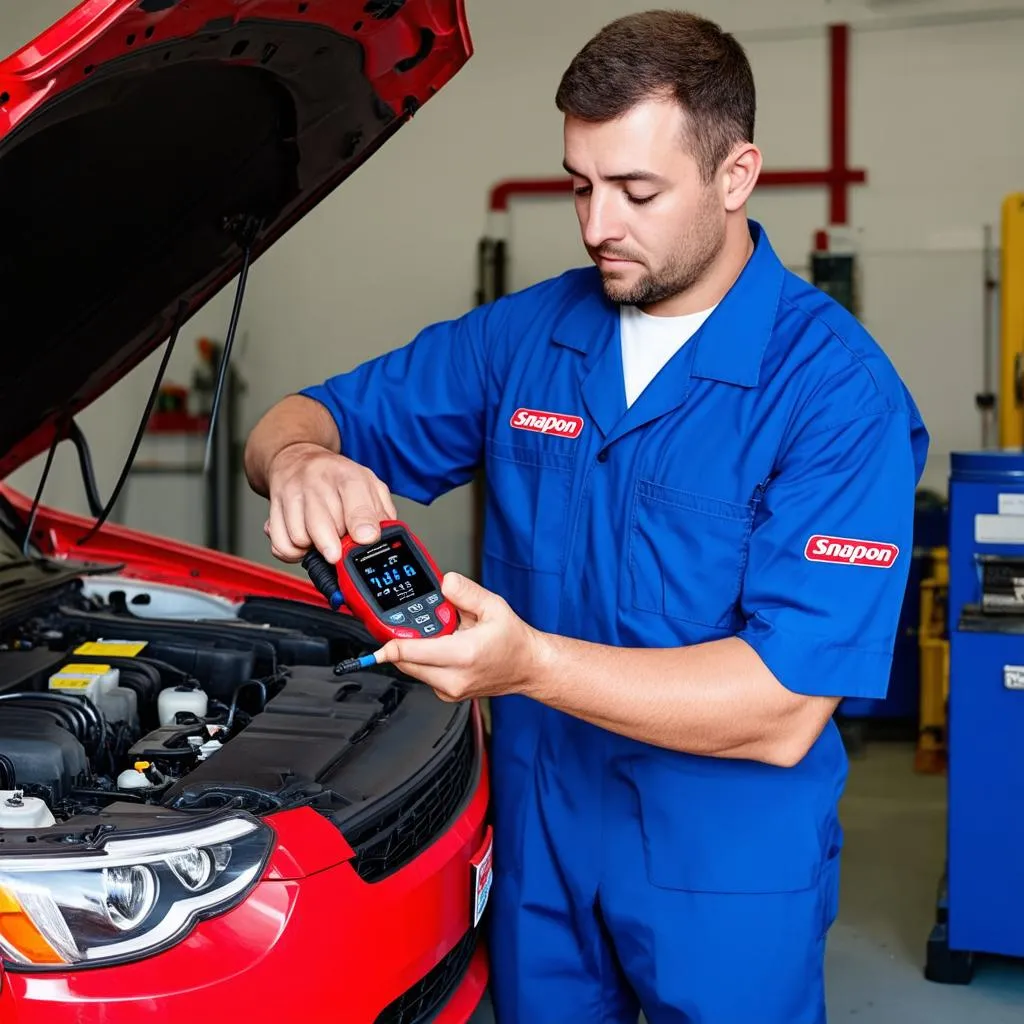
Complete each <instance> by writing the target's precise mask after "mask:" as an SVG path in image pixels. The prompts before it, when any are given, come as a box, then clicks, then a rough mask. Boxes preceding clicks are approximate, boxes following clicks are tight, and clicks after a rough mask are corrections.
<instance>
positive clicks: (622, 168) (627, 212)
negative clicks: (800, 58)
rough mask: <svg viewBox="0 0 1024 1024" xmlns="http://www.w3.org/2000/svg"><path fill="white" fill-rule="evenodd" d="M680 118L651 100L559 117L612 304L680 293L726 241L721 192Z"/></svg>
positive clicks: (568, 164)
mask: <svg viewBox="0 0 1024 1024" xmlns="http://www.w3.org/2000/svg"><path fill="white" fill-rule="evenodd" d="M684 116H685V115H684V113H683V111H682V110H681V109H680V108H679V106H678V105H677V104H676V103H674V102H672V101H671V100H662V99H652V100H647V101H645V102H643V103H640V104H637V105H636V106H634V107H633V108H631V109H630V110H629V111H628V112H627V113H626V114H624V115H623V116H622V117H621V118H619V119H618V120H616V121H608V122H605V123H601V124H592V123H588V122H585V121H580V120H578V119H576V118H573V117H567V118H566V120H565V168H566V170H567V171H568V172H569V173H570V174H571V175H572V178H573V188H574V190H575V193H576V215H577V216H578V217H579V222H580V230H581V232H582V235H583V244H584V245H585V246H586V249H587V252H588V253H589V254H590V258H591V259H592V260H593V261H594V263H595V264H596V265H597V267H598V269H599V270H600V271H601V276H602V279H603V281H604V290H605V293H606V294H607V296H608V298H609V299H611V300H612V301H613V302H619V303H623V304H626V305H636V306H649V305H653V304H655V303H657V302H661V301H663V300H665V299H668V298H671V297H672V296H674V295H678V294H679V293H681V292H683V291H686V290H687V289H689V288H691V287H692V286H693V285H694V284H695V283H696V282H697V281H698V280H700V278H701V277H702V276H703V274H704V273H705V271H706V270H707V268H708V267H709V266H710V264H711V263H712V262H713V261H714V259H715V257H716V256H717V255H718V253H719V252H720V250H721V248H722V246H723V244H724V241H725V224H726V212H725V208H724V206H723V203H722V198H721V195H720V193H719V191H718V189H717V187H716V185H715V184H714V183H712V184H710V185H706V184H704V183H703V182H702V180H701V176H700V170H699V168H698V166H697V162H696V160H695V159H694V157H693V156H691V155H690V153H689V152H688V147H687V146H685V145H684V136H683V126H684V120H683V118H684Z"/></svg>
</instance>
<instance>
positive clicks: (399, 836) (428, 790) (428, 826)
mask: <svg viewBox="0 0 1024 1024" xmlns="http://www.w3.org/2000/svg"><path fill="white" fill-rule="evenodd" d="M471 723H472V720H471V719H470V720H469V721H467V722H466V725H465V727H464V729H463V731H462V735H461V736H460V737H459V739H458V741H457V742H456V743H455V745H454V746H453V747H452V749H451V750H450V752H449V753H448V755H447V757H444V758H442V759H441V760H440V761H439V762H438V763H437V764H435V765H434V768H433V770H432V771H431V772H430V774H429V775H428V776H427V777H426V778H424V779H423V780H421V781H420V782H419V783H418V784H417V785H416V786H414V787H413V788H412V789H410V790H409V792H408V793H406V794H405V796H404V797H403V798H402V800H401V801H400V803H398V804H397V805H393V806H389V807H388V808H387V810H386V811H384V812H383V813H381V814H380V815H378V816H377V817H374V818H371V819H370V820H369V821H367V822H364V823H363V824H361V825H360V826H359V828H358V829H356V830H354V831H353V832H352V833H351V834H347V835H346V838H347V839H348V842H349V844H350V845H351V847H352V849H353V850H354V851H355V853H356V857H355V860H354V862H353V864H354V866H355V869H356V871H357V872H358V873H359V877H360V878H362V879H363V880H364V881H366V882H377V881H380V880H381V879H382V878H385V877H387V876H388V875H389V874H391V873H393V872H395V871H397V870H398V869H399V868H401V867H403V866H404V865H406V864H408V863H409V862H410V861H411V860H413V859H414V858H415V857H416V856H417V855H418V854H419V853H420V852H421V851H422V850H424V849H425V848H426V847H427V846H429V845H430V843H432V842H433V841H434V839H436V838H437V836H439V835H440V834H441V833H442V832H443V831H444V830H445V828H447V827H448V825H449V824H450V823H451V822H452V820H453V819H454V818H455V816H456V814H457V813H458V811H459V808H460V807H461V806H462V804H463V801H464V800H465V798H466V795H467V793H468V792H469V789H470V786H471V785H472V783H473V778H474V775H475V771H474V768H475V763H474V762H475V759H474V756H473V754H474V750H473V747H474V744H473V728H472V724H471Z"/></svg>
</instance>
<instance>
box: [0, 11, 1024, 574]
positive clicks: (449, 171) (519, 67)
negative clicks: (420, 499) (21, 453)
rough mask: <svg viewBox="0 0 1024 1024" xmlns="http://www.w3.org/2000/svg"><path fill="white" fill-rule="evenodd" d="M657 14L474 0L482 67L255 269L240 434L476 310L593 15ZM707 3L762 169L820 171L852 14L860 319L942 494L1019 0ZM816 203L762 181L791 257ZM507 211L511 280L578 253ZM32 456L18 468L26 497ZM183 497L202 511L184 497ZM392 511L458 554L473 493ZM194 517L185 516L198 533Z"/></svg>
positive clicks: (961, 396) (142, 386)
mask: <svg viewBox="0 0 1024 1024" xmlns="http://www.w3.org/2000/svg"><path fill="white" fill-rule="evenodd" d="M69 6H70V5H69V4H67V3H66V0H65V2H60V0H33V3H32V4H26V5H22V4H17V5H15V4H5V5H2V7H0V48H2V49H4V50H10V49H13V48H14V47H15V46H16V45H17V44H18V43H19V42H20V41H21V40H22V39H25V38H28V37H29V36H30V35H31V34H32V33H33V32H35V31H38V29H40V28H42V27H43V26H44V25H45V24H47V23H48V22H49V21H51V20H52V18H53V16H54V15H56V14H59V13H61V12H62V10H63V9H65V8H67V7H69ZM649 6H652V4H650V3H642V2H637V0H559V2H558V3H557V4H553V3H551V0H516V2H515V3H508V2H505V0H467V7H468V14H469V19H470V25H471V29H472V32H473V36H474V41H475V46H476V54H475V56H474V59H473V60H472V61H471V62H470V64H469V65H468V66H467V67H466V68H465V69H464V70H463V71H462V72H461V73H460V75H459V76H458V77H457V78H456V79H455V80H454V81H453V82H452V83H451V84H450V85H449V86H448V87H446V89H445V90H444V91H443V92H442V93H440V94H439V96H438V97H437V98H435V99H434V100H433V101H431V102H430V103H429V104H427V105H426V107H425V108H424V109H423V110H422V111H421V112H420V113H419V114H418V115H417V117H416V119H415V120H414V121H413V122H412V123H411V124H409V125H407V126H406V127H405V128H403V130H402V131H401V132H400V133H399V135H398V136H397V137H396V138H395V139H394V140H393V141H392V142H391V143H389V145H388V146H387V147H386V148H385V149H384V151H383V152H381V153H380V154H378V155H377V156H376V157H375V158H374V159H373V160H372V161H371V162H370V163H369V164H368V165H366V166H365V167H364V168H362V169H361V170H360V171H359V172H357V173H356V175H354V177H353V178H352V179H351V180H350V181H349V182H348V183H347V184H346V186H345V187H343V188H342V189H341V190H340V191H339V192H337V193H336V194H335V195H334V196H333V197H331V198H330V199H328V200H327V201H325V202H324V203H323V204H322V205H321V206H320V208H319V209H318V210H317V211H316V213H315V214H314V215H313V216H312V217H310V218H307V220H306V221H305V222H304V223H302V224H300V225H298V226H297V227H296V228H295V229H293V230H292V232H291V233H290V234H289V235H288V236H287V237H286V238H285V239H284V240H282V242H281V243H279V244H278V246H277V247H275V249H274V250H273V251H272V252H271V253H269V254H268V255H267V256H265V257H264V258H263V259H262V260H261V261H260V262H259V263H258V264H257V265H256V267H255V268H254V270H253V273H252V275H251V278H250V288H249V292H248V299H247V302H246V308H245V312H244V314H243V318H242V328H243V331H244V333H245V336H246V340H247V344H246V346H245V349H244V352H243V353H242V354H241V357H240V360H239V368H240V370H241V372H242V374H243V376H244V377H245V378H246V380H247V382H248V393H247V395H246V398H245V405H244V409H243V423H244V426H245V427H246V428H248V427H249V426H251V425H252V423H254V422H255V420H256V418H257V417H258V416H259V415H260V414H261V413H262V411H263V410H264V409H265V408H266V407H267V406H269V405H270V404H271V403H272V402H273V401H274V400H275V399H277V398H278V397H279V396H280V395H282V394H284V393H286V392H288V391H290V390H294V389H297V388H299V387H301V386H302V385H304V384H306V383H307V382H310V381H315V380H319V379H321V378H322V377H324V376H326V375H328V374H330V373H334V372H338V371H340V370H344V369H347V368H349V367H351V366H353V365H355V364H356V363H358V362H360V361H362V360H363V359H366V358H369V357H371V356H373V355H375V354H377V353H379V352H382V351H385V350H387V349H389V348H391V347H394V346H396V345H399V344H402V343H404V342H405V341H406V340H407V339H408V338H409V337H411V336H412V335H413V334H414V333H415V332H416V331H417V330H418V328H419V327H420V326H422V325H423V324H425V323H428V322H431V321H433V320H436V319H440V318H446V317H452V316H457V315H459V314H460V313H462V312H464V311H465V310H466V309H468V308H469V307H470V306H471V304H472V302H473V292H474V288H475V248H476V244H477V241H478V239H479V237H480V235H481V234H482V232H483V231H484V230H485V228H486V195H487V191H488V189H489V187H490V186H491V185H492V184H493V183H494V182H495V181H497V180H500V179H502V178H506V177H511V176H529V177H533V176H548V175H554V174H558V173H559V167H560V163H561V121H560V117H559V115H558V114H557V111H555V109H554V106H553V102H552V97H553V94H554V91H555V88H556V86H557V82H558V79H559V77H560V75H561V72H562V70H563V68H564V66H565V65H566V63H567V62H568V61H569V59H570V58H571V56H572V55H573V53H574V52H575V51H576V50H577V49H578V48H579V46H580V45H582V43H583V42H584V41H585V40H586V39H587V38H588V37H589V36H590V35H591V34H592V33H593V32H594V31H596V30H597V28H599V27H600V25H601V24H603V23H604V22H606V21H607V20H610V19H611V18H613V17H615V16H617V15H619V14H622V13H624V12H627V11H630V10H642V9H644V8H646V7H649ZM694 6H697V5H694ZM699 9H700V10H701V11H702V12H703V13H706V14H708V15H709V16H712V17H715V18H717V19H719V20H720V21H721V22H722V23H723V24H725V25H726V26H727V27H729V28H731V29H733V30H734V31H736V33H737V34H738V35H739V36H740V38H741V40H742V41H743V42H744V43H745V44H746V46H747V47H748V51H749V53H750V56H751V59H752V62H753V64H754V68H755V74H756V76H757V81H758V88H759V95H760V102H759V108H760V109H759V125H758V140H757V141H758V142H759V144H760V145H761V146H762V148H763V150H764V153H765V161H766V166H768V167H773V168H783V167H793V166H806V165H812V166H813V165H823V164H824V163H825V160H826V155H827V136H826V125H827V105H828V73H827V36H826V29H825V26H826V25H827V24H828V23H830V22H838V21H848V22H850V23H851V25H852V26H853V33H852V53H851V67H850V76H851V146H850V149H851V160H852V162H853V163H854V164H855V165H856V166H862V167H865V168H866V169H867V171H868V175H869V184H868V185H867V186H866V187H862V188H859V189H855V190H854V193H853V198H852V204H851V223H852V225H853V226H854V228H855V230H856V234H857V241H858V245H859V246H860V249H861V252H862V264H863V296H864V319H865V321H866V323H867V324H868V326H869V327H870V328H871V329H872V330H873V331H874V332H875V334H876V336H877V337H878V338H879V340H880V341H881V342H882V344H883V345H884V347H885V348H886V349H887V350H888V351H889V353H890V354H891V356H892V358H893V360H894V361H895V363H896V365H897V366H898V368H899V369H900V370H901V372H902V373H903V374H904V376H905V378H906V380H907V381H908V383H909V384H910V386H911V389H912V390H913V392H914V394H915V396H916V397H917V399H918V401H919V403H920V405H921V406H922V409H923V411H924V413H925V416H926V419H927V420H928V423H929V426H930V427H931V430H932V433H933V439H934V442H933V453H932V460H931V463H930V465H929V469H928V474H927V478H926V483H928V484H929V485H931V486H935V487H937V488H938V489H940V490H942V489H944V486H945V474H946V466H947V463H948V453H949V451H950V450H952V449H954V448H962V447H974V446H976V445H978V444H979V442H980V421H979V418H978V414H977V412H976V411H975V409H974V404H973V396H974V394H975V392H976V391H977V390H979V388H980V385H981V366H982V360H981V326H982V291H981V280H982V250H981V243H982V227H983V225H985V224H998V217H999V207H1000V203H1001V200H1002V198H1003V196H1004V195H1005V194H1006V193H1007V192H1010V191H1015V190H1018V189H1024V133H1022V132H1021V131H1020V130H1019V127H1017V124H1016V121H1017V118H1016V117H1015V114H1016V113H1017V110H1016V109H1015V108H1016V107H1017V106H1019V97H1020V96H1021V95H1024V62H1022V61H1021V60H1020V57H1019V55H1020V53H1022V52H1024V5H1022V4H1020V3H1018V2H1014V3H1009V2H1004V3H1001V4H1000V3H996V2H983V0H975V2H970V0H960V2H941V0H773V2H772V3H762V4H750V3H744V2H742V0H706V2H704V3H702V4H700V5H699ZM827 212H828V208H827V199H826V196H825V195H824V193H823V192H818V191H815V190H809V191H804V190H794V191H790V192H786V193H781V192H774V191H771V192H769V191H765V192H762V193H761V194H759V195H757V196H756V197H755V200H754V203H753V207H752V213H753V214H754V215H755V216H757V217H758V218H759V219H760V220H762V221H763V222H764V223H765V225H766V226H767V228H768V231H769V233H770V235H771V238H772V240H773V243H774V244H775V246H776V248H777V249H778V251H779V252H780V254H781V255H782V256H783V258H784V259H785V260H786V261H787V262H788V263H789V264H790V265H791V266H793V268H794V269H796V270H798V271H800V270H801V269H802V268H803V267H804V265H805V264H806V261H807V250H808V245H809V240H810V238H811V236H812V233H813V231H814V230H815V229H816V228H818V227H821V226H824V224H825V222H826V218H827ZM510 227H511V232H512V252H513V261H514V262H513V267H512V275H513V276H512V281H513V284H514V285H515V286H517V287H518V286H522V285H525V284H528V283H530V282H531V281H534V280H537V279H539V278H541V277H544V276H547V275H548V274H551V273H557V272H558V271H560V270H562V269H564V268H565V267H566V266H569V265H576V264H580V263H582V262H584V261H585V259H586V257H585V254H584V253H583V250H582V248H581V247H580V244H579V239H578V233H577V226H576V223H575V218H574V215H573V212H572V207H571V203H569V202H568V201H567V200H562V199H554V200H546V201H526V202H522V203H518V204H516V205H515V207H514V209H513V212H512V215H511V222H510ZM229 311H230V295H227V294H222V295H221V296H219V297H218V299H217V300H216V302H215V303H213V304H212V305H211V306H210V307H208V308H207V310H204V311H203V312H202V313H201V314H200V315H199V317H197V318H196V319H195V320H193V321H192V323H190V324H189V325H187V327H186V329H185V331H184V332H183V337H182V342H181V352H180V353H179V355H178V357H177V358H176V359H175V360H174V362H173V363H172V376H177V377H178V378H179V379H183V380H184V379H187V377H188V373H189V368H190V364H191V361H192V359H193V349H192V345H193V342H194V340H195V338H196V337H198V336H200V335H202V334H204V333H212V334H214V335H216V336H221V337H222V336H223V331H224V329H225V328H226V325H227V319H228V314H229ZM157 358H158V357H154V358H153V359H151V360H150V361H149V363H147V364H146V365H145V366H143V367H141V368H140V369H139V370H138V371H136V373H135V374H134V375H133V376H132V378H130V379H129V380H127V381H125V382H124V383H123V384H121V385H120V386H119V387H118V389H117V397H118V398H119V399H121V401H120V402H119V406H118V408H117V409H116V410H114V409H113V408H112V406H111V403H110V402H109V401H108V402H104V403H103V408H102V411H100V410H94V411H93V413H92V414H89V413H87V414H86V415H84V416H83V417H82V422H83V425H84V426H85V428H86V430H87V432H88V433H89V435H90V437H92V438H93V443H94V447H95V448H96V449H97V452H96V462H97V468H98V472H99V474H100V477H101V483H102V485H103V486H104V487H108V486H111V485H112V484H113V480H114V478H115V476H116V473H117V470H118V468H119V466H120V462H121V460H122V458H123V456H124V454H125V453H126V452H127V449H128V446H129V444H130V441H131V436H132V433H133V431H134V427H135V424H136V422H137V418H138V416H139V414H140V412H141V410H142V408H143V404H144V401H145V396H146V393H147V391H148V387H149V383H150V381H151V380H152V375H153V372H154V371H155V368H156V359H157ZM111 397H114V396H111ZM40 465H41V460H40V461H39V463H37V465H36V466H33V467H29V468H28V469H26V470H25V471H23V472H22V473H20V474H18V476H17V480H16V482H17V483H18V484H19V485H20V486H22V487H23V488H25V489H32V488H33V487H34V483H35V479H36V476H37V474H38V470H39V466H40ZM76 474H77V471H76V468H75V465H74V461H73V459H71V458H70V455H68V456H65V457H64V458H59V459H58V462H57V465H56V466H55V470H54V473H53V475H52V479H51V483H50V484H49V485H48V489H47V499H48V500H51V501H53V502H55V503H60V504H64V505H68V506H70V507H73V508H75V509H76V510H79V511H81V510H83V509H84V502H83V500H82V499H81V497H80V494H81V488H80V485H79V484H78V482H77V475H76ZM182 500H183V506H182V507H183V508H194V505H195V502H194V500H193V499H192V498H186V497H183V499H182ZM157 501H158V499H157V498H155V497H154V496H153V495H149V496H147V494H146V493H145V485H144V484H143V485H141V486H139V485H133V491H132V499H131V511H130V513H129V515H130V521H131V522H132V523H133V524H138V525H146V524H147V521H148V520H151V519H152V514H153V512H154V510H155V504H153V503H156V502H157ZM147 502H150V503H151V504H150V511H149V513H147ZM159 503H160V504H161V505H164V506H165V505H166V497H165V496H163V495H162V496H161V497H160V499H159ZM402 512H403V514H405V515H408V516H409V517H410V518H411V519H412V520H413V521H415V523H416V524H417V527H418V528H419V529H420V530H421V531H422V533H423V534H424V535H425V537H426V539H427V540H428V543H430V544H431V545H432V546H433V547H434V549H435V550H436V552H437V554H438V556H439V558H440V559H441V560H442V562H443V563H445V564H447V565H450V566H452V567H454V568H463V569H465V568H468V567H469V565H470V563H471V553H470V551H469V546H468V529H469V495H468V493H466V491H465V490H463V491H462V492H457V493H455V494H452V495H448V496H446V497H445V498H442V499H441V500H439V501H438V502H437V503H435V505H434V506H433V507H432V508H430V509H421V508H418V507H415V508H414V507H411V506H410V505H408V504H403V505H402ZM264 515H265V510H264V508H263V503H262V502H261V501H259V500H258V499H256V498H254V497H252V496H247V498H246V501H245V503H244V520H243V536H244V548H243V554H245V555H247V556H248V557H253V558H257V559H260V560H263V561H270V559H269V555H268V554H267V552H266V547H265V542H264V538H263V535H262V531H261V529H260V527H261V524H262V522H263V518H264ZM187 518H188V513H186V517H185V519H183V520H182V529H181V531H180V532H181V533H183V534H184V535H189V536H192V535H194V533H195V524H194V523H193V522H187V521H186V519H187ZM192 518H193V519H194V514H193V515H192Z"/></svg>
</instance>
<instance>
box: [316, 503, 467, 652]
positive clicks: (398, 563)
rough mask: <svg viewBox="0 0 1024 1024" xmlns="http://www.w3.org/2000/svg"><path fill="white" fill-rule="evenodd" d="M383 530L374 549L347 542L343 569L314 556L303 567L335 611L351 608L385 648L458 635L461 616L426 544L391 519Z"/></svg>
mask: <svg viewBox="0 0 1024 1024" xmlns="http://www.w3.org/2000/svg"><path fill="white" fill-rule="evenodd" d="M380 530H381V535H380V540H377V541H374V542H373V543H372V544H359V543H357V542H356V541H354V540H353V539H352V538H351V537H350V536H349V535H348V534H346V535H345V536H344V537H342V539H341V558H340V559H339V560H338V564H337V566H332V565H331V564H330V563H329V562H328V561H327V559H325V558H324V556H323V555H322V554H320V552H319V551H316V550H313V551H310V552H309V554H307V555H306V557H305V558H304V559H303V560H302V566H303V568H304V569H305V570H306V572H307V573H308V574H309V578H310V579H311V580H312V582H313V585H314V586H315V587H316V588H317V590H319V591H320V593H321V594H323V596H324V597H325V598H326V599H327V602H328V603H329V604H330V606H331V607H332V608H334V609H335V610H337V609H339V608H340V607H341V606H342V604H345V605H348V608H349V610H350V611H351V612H352V614H353V615H354V616H355V617H356V618H357V619H358V620H359V621H360V622H361V623H362V624H363V625H364V626H365V627H366V628H367V630H368V631H369V632H370V634H371V635H372V636H373V637H374V638H375V639H377V640H380V641H381V642H382V643H387V641H388V640H393V639H396V638H397V639H419V638H422V639H431V638H433V637H438V636H446V635H447V634H449V633H454V632H455V630H456V629H457V628H458V625H459V615H458V612H457V611H456V609H455V606H454V605H453V604H452V603H451V602H450V601H449V600H447V599H446V598H445V596H444V594H442V593H441V571H440V570H439V569H438V567H437V565H436V563H435V562H434V560H433V558H431V557H430V553H429V552H428V551H427V549H426V548H425V547H424V546H423V543H422V542H421V541H420V539H419V538H418V537H417V536H416V535H415V534H414V533H413V532H412V530H410V529H409V527H408V526H406V524H405V523H403V522H400V521H398V520H394V519H389V520H385V521H384V522H382V523H381V524H380Z"/></svg>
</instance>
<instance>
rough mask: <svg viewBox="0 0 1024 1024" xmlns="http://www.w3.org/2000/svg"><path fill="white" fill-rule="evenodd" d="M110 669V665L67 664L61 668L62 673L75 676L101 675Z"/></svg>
mask: <svg viewBox="0 0 1024 1024" xmlns="http://www.w3.org/2000/svg"><path fill="white" fill-rule="evenodd" d="M109 671H110V666H109V665H99V664H97V665H65V666H64V667H63V668H62V669H61V670H60V674H61V675H64V674H65V673H67V674H68V675H73V676H101V675H103V674H104V673H106V672H109Z"/></svg>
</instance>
